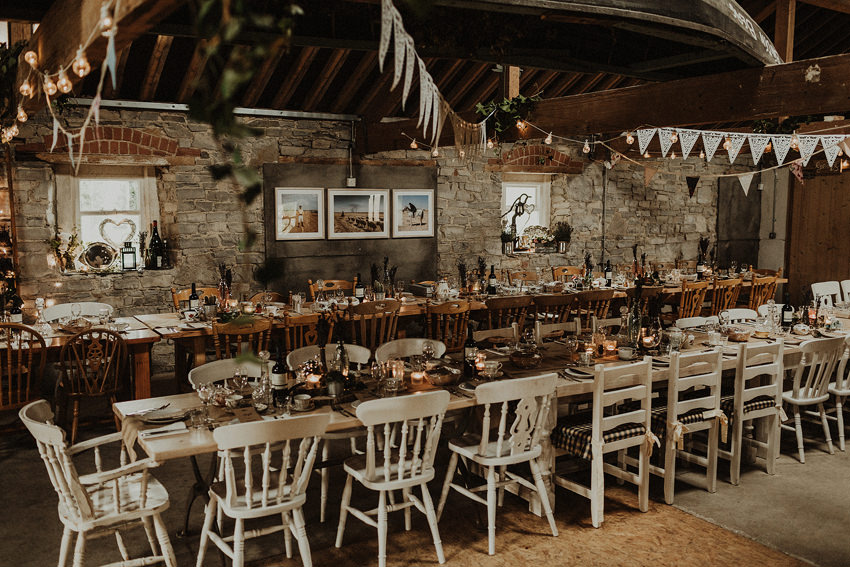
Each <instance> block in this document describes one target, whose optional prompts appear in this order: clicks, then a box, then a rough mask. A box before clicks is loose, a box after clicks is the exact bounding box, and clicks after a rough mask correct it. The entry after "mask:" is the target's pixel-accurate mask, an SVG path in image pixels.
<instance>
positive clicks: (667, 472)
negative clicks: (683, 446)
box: [664, 430, 676, 504]
mask: <svg viewBox="0 0 850 567" xmlns="http://www.w3.org/2000/svg"><path fill="white" fill-rule="evenodd" d="M671 433H672V432H670V431H669V430H668V434H667V436H666V439H665V441H664V502H666V503H667V504H673V494H674V493H675V491H676V442H675V441H673V439H672V437H673V435H672V434H671Z"/></svg>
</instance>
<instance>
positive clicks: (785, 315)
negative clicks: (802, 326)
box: [782, 291, 794, 330]
mask: <svg viewBox="0 0 850 567" xmlns="http://www.w3.org/2000/svg"><path fill="white" fill-rule="evenodd" d="M783 298H784V299H783V301H784V302H785V305H783V306H782V328H783V329H785V330H788V329H790V328H791V327H792V326H793V323H794V307H793V306H792V305H791V295H790V294H789V293H788V292H787V291H786V292H785V294H784V296H783Z"/></svg>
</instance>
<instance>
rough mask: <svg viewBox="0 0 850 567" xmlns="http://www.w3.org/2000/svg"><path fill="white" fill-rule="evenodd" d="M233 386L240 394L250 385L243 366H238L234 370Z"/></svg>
mask: <svg viewBox="0 0 850 567" xmlns="http://www.w3.org/2000/svg"><path fill="white" fill-rule="evenodd" d="M233 385H234V386H235V387H236V389H237V390H238V391H239V393H240V394H241V393H242V390H244V389H245V386H247V385H248V377H247V376H246V375H245V370H244V369H243V368H242V367H241V366H237V367H236V368H235V369H234V370H233Z"/></svg>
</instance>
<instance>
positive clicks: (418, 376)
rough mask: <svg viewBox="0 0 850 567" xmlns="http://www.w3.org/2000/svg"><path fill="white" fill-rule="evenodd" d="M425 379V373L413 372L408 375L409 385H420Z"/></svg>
mask: <svg viewBox="0 0 850 567" xmlns="http://www.w3.org/2000/svg"><path fill="white" fill-rule="evenodd" d="M424 379H425V373H424V372H422V371H421V370H414V371H413V372H411V373H410V383H411V384H421V383H422V380H424Z"/></svg>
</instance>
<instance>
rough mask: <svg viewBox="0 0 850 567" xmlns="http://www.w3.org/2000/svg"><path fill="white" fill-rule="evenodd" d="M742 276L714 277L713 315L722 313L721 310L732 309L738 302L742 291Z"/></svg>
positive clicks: (712, 293)
mask: <svg viewBox="0 0 850 567" xmlns="http://www.w3.org/2000/svg"><path fill="white" fill-rule="evenodd" d="M741 282H742V280H741V278H737V279H734V280H718V279H717V278H714V283H713V284H712V286H711V315H720V312H721V311H726V310H727V309H732V308H733V307H735V305H737V303H738V295H739V294H740V293H741Z"/></svg>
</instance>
